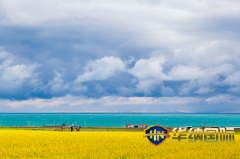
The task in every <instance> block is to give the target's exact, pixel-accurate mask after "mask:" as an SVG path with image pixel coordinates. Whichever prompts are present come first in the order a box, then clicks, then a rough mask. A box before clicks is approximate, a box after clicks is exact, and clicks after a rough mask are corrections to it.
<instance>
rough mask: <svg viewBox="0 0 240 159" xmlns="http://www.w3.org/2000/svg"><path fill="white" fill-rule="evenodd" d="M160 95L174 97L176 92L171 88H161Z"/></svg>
mask: <svg viewBox="0 0 240 159" xmlns="http://www.w3.org/2000/svg"><path fill="white" fill-rule="evenodd" d="M160 93H161V94H162V95H164V96H168V95H174V90H173V89H172V88H170V87H165V86H161V91H160Z"/></svg>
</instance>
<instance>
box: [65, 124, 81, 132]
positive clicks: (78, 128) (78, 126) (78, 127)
mask: <svg viewBox="0 0 240 159" xmlns="http://www.w3.org/2000/svg"><path fill="white" fill-rule="evenodd" d="M63 126H64V128H66V124H65V123H63ZM74 128H75V126H74V124H73V123H72V125H71V131H73V130H74ZM80 128H81V126H80V125H79V124H77V126H76V130H77V131H80Z"/></svg>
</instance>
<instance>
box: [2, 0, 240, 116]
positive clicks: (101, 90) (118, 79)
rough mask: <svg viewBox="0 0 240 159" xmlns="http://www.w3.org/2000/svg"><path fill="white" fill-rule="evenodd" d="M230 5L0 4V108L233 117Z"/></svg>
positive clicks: (202, 0) (28, 0)
mask: <svg viewBox="0 0 240 159" xmlns="http://www.w3.org/2000/svg"><path fill="white" fill-rule="evenodd" d="M239 15H240V1H238V0H228V1H226V0H211V1H209V0H192V1H186V0H181V1H178V0H168V1H162V0H159V1H156V0H138V1H137V0H121V1H120V0H118V1H117V0H101V1H99V0H88V1H86V0H68V1H64V0H42V1H35V0H11V1H9V0H1V1H0V112H165V113H166V112H185V113H220V112H225V113H226V112H228V113H234V112H238V113H239V112H240V27H239V26H240V16H239Z"/></svg>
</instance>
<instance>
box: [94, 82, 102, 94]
mask: <svg viewBox="0 0 240 159" xmlns="http://www.w3.org/2000/svg"><path fill="white" fill-rule="evenodd" d="M95 89H96V90H97V92H98V93H102V92H103V87H102V86H101V85H100V84H97V85H96V86H95Z"/></svg>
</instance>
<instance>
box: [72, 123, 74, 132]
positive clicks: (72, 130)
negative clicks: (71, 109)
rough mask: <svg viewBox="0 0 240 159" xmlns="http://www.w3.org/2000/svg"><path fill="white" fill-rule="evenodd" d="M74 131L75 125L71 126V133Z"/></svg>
mask: <svg viewBox="0 0 240 159" xmlns="http://www.w3.org/2000/svg"><path fill="white" fill-rule="evenodd" d="M73 129H74V125H73V123H72V126H71V131H73Z"/></svg>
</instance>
